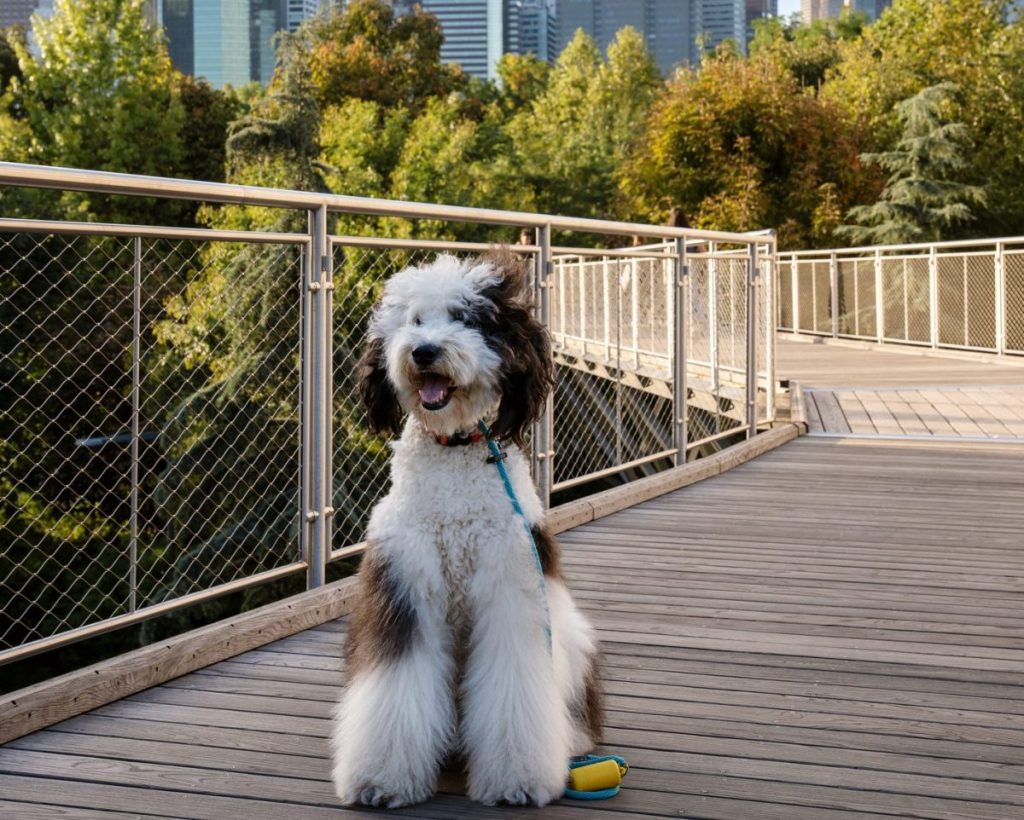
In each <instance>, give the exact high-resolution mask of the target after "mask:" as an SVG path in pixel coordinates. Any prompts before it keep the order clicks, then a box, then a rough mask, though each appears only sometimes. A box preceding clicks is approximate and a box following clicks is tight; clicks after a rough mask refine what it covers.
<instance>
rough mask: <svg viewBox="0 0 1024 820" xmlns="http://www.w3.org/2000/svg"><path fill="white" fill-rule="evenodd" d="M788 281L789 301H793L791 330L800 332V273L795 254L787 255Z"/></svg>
mask: <svg viewBox="0 0 1024 820" xmlns="http://www.w3.org/2000/svg"><path fill="white" fill-rule="evenodd" d="M789 281H790V282H791V283H792V289H791V290H790V296H789V298H790V301H791V302H792V303H793V332H794V333H799V332H800V293H799V291H798V290H797V287H798V286H799V283H800V274H799V269H798V266H797V262H796V256H795V255H794V256H791V257H789Z"/></svg>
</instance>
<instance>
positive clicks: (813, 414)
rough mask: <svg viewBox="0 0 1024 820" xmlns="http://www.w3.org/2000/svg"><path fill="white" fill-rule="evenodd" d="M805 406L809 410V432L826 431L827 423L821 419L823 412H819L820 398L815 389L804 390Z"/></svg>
mask: <svg viewBox="0 0 1024 820" xmlns="http://www.w3.org/2000/svg"><path fill="white" fill-rule="evenodd" d="M803 398H804V407H805V409H806V412H807V432H808V433H824V432H825V425H824V423H823V422H822V420H821V413H819V412H818V400H817V398H816V394H815V392H814V391H813V390H804V391H803Z"/></svg>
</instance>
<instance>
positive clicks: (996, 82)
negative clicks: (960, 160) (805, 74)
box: [822, 0, 1024, 236]
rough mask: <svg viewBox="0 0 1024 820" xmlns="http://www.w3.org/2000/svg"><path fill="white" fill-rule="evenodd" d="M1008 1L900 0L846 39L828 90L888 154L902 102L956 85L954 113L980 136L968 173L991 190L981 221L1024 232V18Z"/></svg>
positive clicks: (993, 231) (993, 228)
mask: <svg viewBox="0 0 1024 820" xmlns="http://www.w3.org/2000/svg"><path fill="white" fill-rule="evenodd" d="M1006 5H1007V4H1006V3H1005V2H1001V1H997V0H944V1H943V2H941V3H936V2H930V0H896V2H895V3H893V5H892V6H891V7H890V8H889V9H887V10H886V12H885V14H884V15H882V17H881V18H880V19H879V21H878V22H877V23H876V24H875V25H873V26H871V27H869V28H867V29H866V30H865V32H864V36H863V37H862V38H860V39H858V40H854V41H851V42H849V43H844V44H843V47H842V49H841V52H842V61H841V63H840V64H838V65H837V66H836V67H835V69H834V70H833V71H832V73H831V74H830V76H829V79H828V81H827V82H826V84H825V86H824V89H823V92H822V93H823V95H825V96H826V97H828V99H830V100H832V101H834V102H835V103H836V104H837V105H838V106H840V107H841V108H842V109H843V110H844V111H845V112H847V115H848V117H850V118H851V119H853V120H854V121H856V122H857V124H858V128H859V129H860V130H861V131H863V132H864V133H865V134H867V135H868V136H869V137H870V139H871V141H872V145H870V146H869V147H873V148H874V149H875V150H880V151H885V150H888V149H891V148H892V147H893V146H894V145H895V144H896V142H897V141H898V140H899V139H900V138H901V132H902V128H903V125H902V123H901V121H900V118H899V114H898V108H897V107H898V104H899V103H900V102H901V101H902V100H906V99H909V98H910V97H913V96H914V95H915V94H917V93H918V92H920V91H921V90H922V89H925V88H928V87H931V86H935V85H939V84H940V83H946V82H951V83H955V84H956V85H957V86H958V87H959V88H960V94H958V95H957V97H956V99H954V100H951V101H949V103H948V106H949V110H948V118H949V119H950V120H952V121H956V122H960V123H963V124H964V126H965V127H966V129H967V132H968V134H969V135H970V139H971V142H972V150H971V152H970V153H969V155H967V156H966V157H965V158H966V160H967V165H966V167H965V168H964V170H963V172H962V173H961V174H960V178H961V179H962V180H963V181H965V182H970V183H973V184H975V185H984V186H985V187H986V188H987V189H988V191H989V197H988V205H987V206H986V207H983V208H980V209H979V210H978V212H977V216H978V219H977V220H976V221H975V223H974V225H975V226H977V228H976V229H977V230H983V232H984V233H985V234H986V235H990V236H991V235H1003V234H1008V233H1020V232H1022V231H1024V186H1021V184H1020V180H1021V179H1022V178H1024V128H1022V127H1021V124H1022V122H1024V72H1021V70H1020V66H1021V65H1024V22H1021V21H1020V20H1017V21H1015V22H1013V23H1011V24H1007V23H1006V16H1005V11H1006ZM982 226H984V227H983V229H982ZM964 231H965V229H961V232H960V235H963V233H964Z"/></svg>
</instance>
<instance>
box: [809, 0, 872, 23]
mask: <svg viewBox="0 0 1024 820" xmlns="http://www.w3.org/2000/svg"><path fill="white" fill-rule="evenodd" d="M891 5H892V0H802V3H801V5H800V14H801V16H802V17H803V21H804V22H805V23H813V22H814V21H815V20H828V19H830V18H832V17H838V16H839V15H840V14H842V12H843V9H844V8H849V9H852V10H853V11H862V12H864V13H865V14H866V15H867V16H868V20H877V19H878V17H879V15H880V14H881V13H882V12H883V11H885V10H886V9H887V8H888V7H889V6H891Z"/></svg>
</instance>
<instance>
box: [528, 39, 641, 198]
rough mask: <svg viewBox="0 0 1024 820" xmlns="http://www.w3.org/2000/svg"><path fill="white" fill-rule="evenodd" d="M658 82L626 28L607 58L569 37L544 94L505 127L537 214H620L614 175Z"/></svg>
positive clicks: (594, 47) (590, 43)
mask: <svg viewBox="0 0 1024 820" xmlns="http://www.w3.org/2000/svg"><path fill="white" fill-rule="evenodd" d="M659 82H660V78H659V76H658V70H657V67H656V65H655V64H654V61H653V60H652V58H651V57H650V55H649V54H648V53H647V51H646V48H645V47H644V43H643V39H642V38H641V37H640V35H639V34H638V33H637V32H636V31H635V30H634V29H631V28H624V29H622V30H621V31H620V32H619V33H618V35H616V38H615V41H614V42H613V43H612V44H611V45H610V46H609V48H608V56H607V60H605V59H602V56H601V52H600V50H599V49H598V47H597V44H596V43H595V42H594V41H593V40H592V39H591V38H590V37H588V36H587V35H586V34H584V33H583V32H582V31H577V32H576V35H575V37H574V38H573V39H572V41H571V42H570V43H569V45H568V46H566V48H565V50H564V51H563V52H562V54H561V56H560V57H559V58H558V62H557V63H556V65H555V67H554V69H553V70H552V71H551V74H550V76H549V78H548V82H547V87H546V88H545V90H544V92H543V93H542V94H540V95H539V96H538V97H536V98H535V100H534V101H533V103H532V104H531V105H530V106H529V107H528V108H526V109H524V110H522V111H521V112H519V113H518V114H517V115H516V116H515V117H514V118H513V119H512V120H511V122H510V123H509V125H508V133H509V134H510V135H511V138H512V142H513V145H514V150H515V154H516V160H517V163H518V165H519V167H520V169H521V173H522V175H523V177H524V181H525V183H526V184H527V185H528V186H529V188H530V189H531V190H532V192H533V201H534V203H535V204H536V206H537V208H538V209H539V210H541V211H545V212H548V213H567V214H574V215H578V216H592V217H598V218H608V217H611V216H614V215H618V214H620V213H621V210H622V205H621V203H620V201H619V198H618V171H619V168H620V167H621V163H622V160H623V158H624V157H625V156H626V153H627V151H628V148H629V145H630V144H631V142H632V140H633V138H634V135H635V134H636V132H637V130H638V129H639V127H640V124H641V122H642V121H643V118H644V117H645V115H646V113H647V108H648V106H649V105H650V102H651V100H652V99H653V98H654V96H655V94H656V91H657V88H658V84H659Z"/></svg>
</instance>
